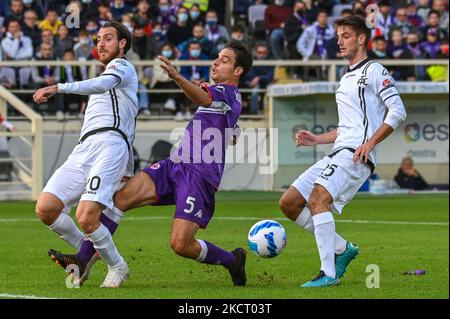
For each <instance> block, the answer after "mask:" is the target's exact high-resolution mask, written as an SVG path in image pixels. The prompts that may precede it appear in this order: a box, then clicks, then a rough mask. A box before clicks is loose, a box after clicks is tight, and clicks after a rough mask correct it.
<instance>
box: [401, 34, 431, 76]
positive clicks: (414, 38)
mask: <svg viewBox="0 0 450 319" xmlns="http://www.w3.org/2000/svg"><path fill="white" fill-rule="evenodd" d="M406 47H407V48H408V50H409V51H410V52H411V54H412V56H413V59H416V60H420V59H423V58H424V55H423V52H422V50H421V49H420V47H419V35H418V34H417V32H410V33H409V34H408V35H407V36H406ZM415 73H416V77H417V80H419V81H424V80H426V79H427V76H426V72H425V67H424V66H423V65H417V66H415Z"/></svg>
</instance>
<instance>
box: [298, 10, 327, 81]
mask: <svg viewBox="0 0 450 319" xmlns="http://www.w3.org/2000/svg"><path fill="white" fill-rule="evenodd" d="M334 37H335V31H334V28H333V26H332V25H331V24H330V23H329V22H328V13H327V12H326V11H325V10H320V11H319V15H318V16H317V22H314V23H313V24H312V25H311V26H309V27H307V28H306V29H305V31H303V33H302V35H301V36H300V38H299V39H298V42H297V50H298V52H299V53H300V54H301V55H302V56H303V61H308V60H325V59H327V57H328V53H329V52H327V47H328V46H329V43H330V42H331V41H334ZM315 71H316V78H318V79H324V77H326V76H325V75H324V74H323V71H324V69H323V68H322V67H316V68H315ZM305 72H309V70H308V68H305ZM304 77H305V79H308V78H309V73H305V74H304Z"/></svg>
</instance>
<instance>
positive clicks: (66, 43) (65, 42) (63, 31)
mask: <svg viewBox="0 0 450 319" xmlns="http://www.w3.org/2000/svg"><path fill="white" fill-rule="evenodd" d="M73 45H74V41H73V38H72V37H71V36H70V35H69V29H68V28H67V27H66V25H65V24H61V25H60V26H59V28H58V34H57V35H56V38H55V55H56V56H57V57H58V58H59V59H62V58H63V56H64V52H66V51H67V50H70V51H72V49H73Z"/></svg>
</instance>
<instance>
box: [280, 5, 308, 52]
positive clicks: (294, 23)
mask: <svg viewBox="0 0 450 319" xmlns="http://www.w3.org/2000/svg"><path fill="white" fill-rule="evenodd" d="M307 27H308V18H307V15H306V12H305V3H304V2H303V1H302V0H297V1H296V2H295V4H294V13H293V14H292V16H290V17H289V18H288V19H287V21H286V23H285V25H284V33H285V35H286V40H287V51H288V57H289V59H301V58H302V56H301V54H300V53H299V52H298V50H297V41H298V39H299V37H300V36H301V34H302V33H303V31H304V30H305V29H306V28H307Z"/></svg>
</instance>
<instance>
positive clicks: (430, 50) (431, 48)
mask: <svg viewBox="0 0 450 319" xmlns="http://www.w3.org/2000/svg"><path fill="white" fill-rule="evenodd" d="M420 49H421V50H422V51H423V53H424V57H425V59H434V58H436V56H437V55H438V53H439V51H440V50H441V43H440V42H439V41H438V30H437V29H428V32H427V38H426V40H425V41H423V42H422V43H420Z"/></svg>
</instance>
